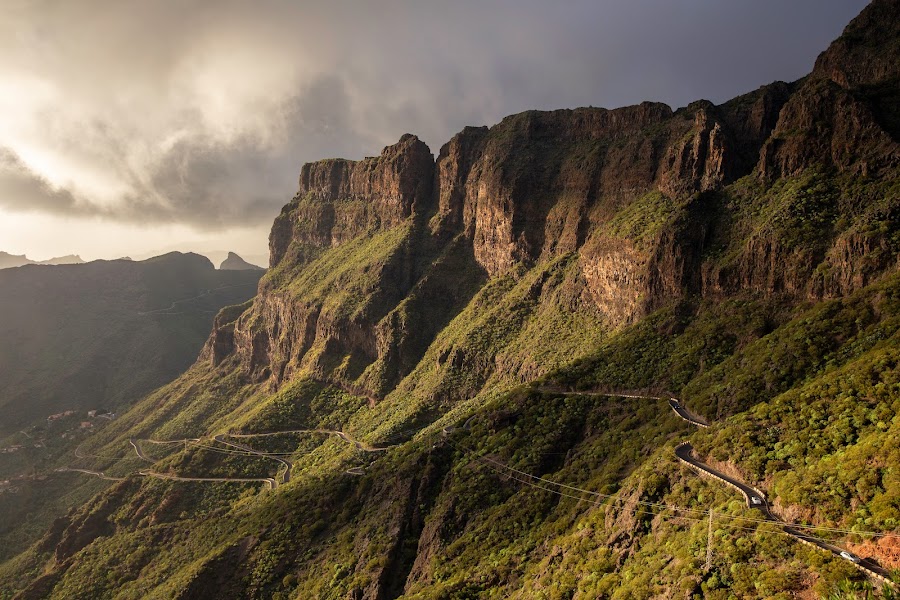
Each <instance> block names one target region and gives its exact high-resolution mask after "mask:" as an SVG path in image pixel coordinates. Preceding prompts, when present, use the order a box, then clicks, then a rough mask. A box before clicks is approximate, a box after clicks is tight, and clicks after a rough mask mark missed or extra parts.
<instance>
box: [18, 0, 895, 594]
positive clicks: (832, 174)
mask: <svg viewBox="0 0 900 600" xmlns="http://www.w3.org/2000/svg"><path fill="white" fill-rule="evenodd" d="M898 27H900V3H898V2H897V1H896V0H873V2H871V3H870V4H869V6H867V7H866V8H865V9H864V10H863V12H862V13H861V14H860V15H859V16H858V17H857V18H856V19H854V20H853V21H852V22H851V23H850V24H849V25H848V26H847V28H846V29H845V31H844V33H843V34H842V35H841V36H840V37H839V38H838V39H837V40H835V41H834V42H833V43H832V44H831V45H830V46H829V47H828V48H827V49H826V50H825V51H824V52H823V53H822V54H821V55H820V56H819V58H818V60H817V61H816V64H815V66H814V68H813V70H812V72H811V73H810V74H809V75H808V76H806V77H804V78H802V79H800V80H798V81H794V82H790V83H787V82H773V83H771V84H768V85H765V86H762V87H761V88H759V89H757V90H754V91H752V92H749V93H747V94H744V95H741V96H739V97H736V98H734V99H732V100H729V101H727V102H723V103H721V104H714V103H712V102H710V101H706V100H698V101H696V102H692V103H690V104H688V105H687V106H684V107H681V108H677V109H672V108H671V107H669V106H667V105H665V104H661V103H654V102H644V103H642V104H639V105H635V106H628V107H624V108H619V109H614V110H607V109H602V108H579V109H574V110H555V111H527V112H523V113H518V114H514V115H511V116H508V117H506V118H504V119H503V120H502V121H500V122H499V123H497V124H495V125H493V126H492V127H466V128H465V129H463V130H462V131H460V132H459V133H458V134H457V135H455V136H454V137H453V138H452V139H450V141H449V142H447V143H446V144H444V145H443V146H442V147H441V148H440V150H439V151H438V152H437V154H436V155H434V154H433V153H432V151H431V149H430V148H429V147H428V146H427V145H426V144H425V143H424V142H423V141H422V140H420V139H419V138H418V137H417V136H415V135H412V134H405V135H403V136H402V137H400V139H399V141H398V142H397V143H395V144H392V145H389V146H387V147H385V148H384V149H383V150H382V151H381V153H380V154H379V155H377V156H372V157H368V158H364V159H362V160H358V161H354V160H346V159H325V160H320V161H316V162H312V163H307V164H305V165H304V166H303V167H302V168H301V169H300V173H299V181H298V190H297V193H296V195H295V196H294V197H293V198H292V199H291V200H290V201H289V202H288V203H287V204H286V205H285V206H284V208H283V209H282V211H281V213H280V214H279V215H278V216H277V217H276V218H275V221H274V223H273V225H272V229H271V234H270V238H269V242H270V256H271V264H270V268H269V269H268V270H267V271H266V272H265V273H264V274H263V273H261V272H254V271H246V272H244V271H241V272H239V273H245V275H244V276H255V277H256V278H258V285H257V286H256V287H255V289H256V294H255V295H253V296H252V297H248V298H242V299H238V300H236V301H235V302H234V303H232V305H230V306H224V305H223V306H220V307H217V309H216V312H215V316H214V317H213V315H212V314H211V313H210V314H209V317H210V321H211V330H210V328H209V327H207V329H206V331H205V333H204V336H206V337H205V340H206V341H205V342H201V344H202V349H200V350H199V353H195V355H194V357H192V358H191V360H193V363H192V364H188V365H185V367H186V370H184V371H183V372H181V373H180V374H178V375H177V376H175V375H173V377H171V378H170V379H169V380H167V382H161V383H160V384H159V385H156V386H154V387H152V388H148V389H146V390H145V391H143V392H142V393H141V394H140V395H139V398H136V399H135V401H133V402H130V403H129V405H128V407H127V408H125V407H124V406H123V409H122V410H119V409H118V408H117V410H116V417H115V418H113V419H105V420H104V422H103V423H102V426H95V427H92V428H90V431H89V432H87V431H85V432H80V433H79V435H78V436H77V437H76V438H75V441H77V444H76V447H74V448H72V449H71V451H66V450H65V449H61V451H60V452H58V453H55V454H53V455H52V456H49V457H48V458H47V459H46V460H45V461H43V462H42V463H41V464H40V465H39V466H40V468H39V469H38V470H36V471H35V472H34V475H35V476H37V475H38V474H40V476H42V477H45V479H43V480H40V481H37V480H35V481H34V482H33V486H31V487H29V490H27V491H23V492H22V493H23V494H32V495H33V496H32V497H35V498H38V497H41V498H44V499H45V500H42V501H43V502H46V504H44V506H47V507H52V508H53V510H50V508H48V509H47V510H46V511H45V518H44V520H43V521H41V522H40V523H37V522H33V523H31V524H30V526H29V527H28V528H21V529H19V530H17V534H16V536H11V535H9V534H5V535H7V536H8V538H7V539H10V540H13V541H15V544H16V546H15V547H16V552H15V553H10V555H9V556H8V557H6V558H7V559H6V561H5V562H3V563H2V564H0V589H2V590H3V592H2V594H0V598H7V597H8V598H20V599H22V600H25V599H38V598H51V599H52V598H65V599H66V600H75V599H81V598H83V599H89V598H90V599H93V598H117V599H119V598H121V599H128V598H134V599H137V598H141V599H144V598H165V599H170V598H179V599H185V600H186V599H188V598H190V599H201V600H202V599H205V598H209V599H214V598H260V599H262V598H266V599H269V598H271V599H279V600H288V599H299V598H321V599H323V600H327V599H333V600H389V599H394V598H417V599H433V600H438V599H440V600H444V599H447V600H449V599H460V600H461V599H474V598H514V599H542V600H564V599H567V600H573V599H594V598H606V599H610V600H625V599H631V598H641V599H648V600H649V599H651V598H682V599H685V600H693V599H695V598H710V599H713V600H726V599H729V598H778V599H788V598H855V597H874V598H893V597H895V595H896V590H895V588H894V585H895V584H894V583H893V581H894V580H896V579H897V577H896V570H897V569H900V544H898V542H897V540H898V539H900V538H898V536H900V471H898V468H897V465H898V464H900V418H898V417H897V414H898V411H900V273H898V264H900V233H898V232H900V177H898V175H900V142H898V139H897V131H896V129H895V124H896V122H897V118H898V116H900V112H898V111H900V108H898V105H897V103H896V102H893V101H892V99H895V98H896V94H897V86H898V85H900V60H898V49H900V42H898V40H900V30H898ZM25 268H30V267H25ZM46 268H49V267H46ZM236 273H237V272H236ZM228 285H238V283H237V282H234V283H228V284H227V285H226V286H225V287H219V286H218V285H217V286H204V287H202V288H201V289H198V290H195V292H190V293H188V292H185V293H179V294H177V295H173V296H171V297H169V298H165V299H163V298H153V300H154V301H153V302H149V301H145V302H144V303H143V305H142V306H143V307H142V308H141V309H140V312H141V313H143V314H141V315H139V316H140V317H141V318H142V319H150V320H152V321H153V322H154V323H159V324H162V323H168V322H169V321H170V320H175V319H179V318H181V317H182V316H183V315H181V312H182V311H183V310H185V308H186V307H192V309H196V308H197V307H202V306H204V304H203V302H205V301H206V300H208V299H209V294H210V293H211V292H212V291H214V290H221V291H223V292H224V291H227V290H232V291H233V290H236V289H238V288H230V287H228ZM204 310H212V309H204ZM207 325H209V323H207ZM111 387H112V386H111ZM91 402H92V403H94V404H96V403H97V402H98V398H97V397H93V398H92V399H91ZM94 404H91V406H94ZM82 408H86V405H85V406H84V407H82ZM76 416H77V415H74V414H73V415H70V417H76ZM79 418H80V417H79ZM98 423H99V421H98ZM698 475H699V476H698ZM4 500H5V496H4V495H0V501H4ZM53 511H55V513H53V516H54V518H53V519H50V518H47V517H49V515H50V514H51V513H52V512H53ZM867 594H868V596H866V595H867Z"/></svg>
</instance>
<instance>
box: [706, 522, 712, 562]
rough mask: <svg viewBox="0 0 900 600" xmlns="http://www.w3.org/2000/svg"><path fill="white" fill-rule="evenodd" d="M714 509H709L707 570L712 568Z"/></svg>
mask: <svg viewBox="0 0 900 600" xmlns="http://www.w3.org/2000/svg"><path fill="white" fill-rule="evenodd" d="M712 522H713V510H712V509H709V532H708V533H707V534H706V571H707V572H709V570H710V569H711V568H712V542H713V528H712Z"/></svg>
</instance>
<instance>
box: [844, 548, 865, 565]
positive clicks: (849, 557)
mask: <svg viewBox="0 0 900 600" xmlns="http://www.w3.org/2000/svg"><path fill="white" fill-rule="evenodd" d="M841 558H846V559H847V560H849V561H850V562H852V563H858V562H859V561H861V560H862V559H861V558H860V557H858V556H857V555H855V554H853V553H852V552H847V551H846V550H841Z"/></svg>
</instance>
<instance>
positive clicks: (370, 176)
mask: <svg viewBox="0 0 900 600" xmlns="http://www.w3.org/2000/svg"><path fill="white" fill-rule="evenodd" d="M433 172H434V160H433V157H432V155H431V151H430V150H429V149H428V146H426V145H425V144H424V143H423V142H422V141H420V140H419V139H418V138H417V137H415V136H414V135H409V134H407V135H404V136H403V137H402V138H401V139H400V141H399V142H398V143H397V144H395V145H393V146H388V147H387V148H385V149H384V151H383V152H382V153H381V156H378V157H374V158H367V159H365V160H361V161H351V160H344V159H332V160H323V161H319V162H315V163H309V164H306V165H304V166H303V168H302V169H301V171H300V189H299V191H298V192H297V195H296V196H295V197H294V201H293V202H291V203H290V204H288V205H287V206H285V208H284V210H283V211H282V214H281V215H279V216H278V218H277V219H276V220H275V224H274V225H273V227H272V233H271V235H270V237H269V249H270V253H271V264H272V266H275V265H277V264H278V263H279V262H281V261H282V259H283V258H284V257H285V254H286V253H287V252H288V249H289V247H290V246H291V243H292V242H293V243H294V245H295V250H299V248H298V247H302V246H310V247H313V248H329V247H334V246H338V245H340V244H342V243H344V242H346V241H347V240H350V239H353V238H355V237H357V236H358V235H360V234H362V233H364V232H366V231H373V230H378V229H389V228H391V227H394V226H396V225H397V224H399V223H401V222H402V221H403V220H404V219H407V218H409V217H410V216H412V215H413V214H414V213H418V212H422V211H425V210H427V208H428V205H429V203H430V200H431V181H432V173H433ZM292 258H293V259H296V258H297V256H296V255H295V256H293V257H292Z"/></svg>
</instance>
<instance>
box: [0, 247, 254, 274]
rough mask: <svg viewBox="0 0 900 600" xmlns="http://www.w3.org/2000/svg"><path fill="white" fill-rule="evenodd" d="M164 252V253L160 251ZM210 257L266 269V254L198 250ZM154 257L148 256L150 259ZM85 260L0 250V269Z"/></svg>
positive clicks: (230, 266) (226, 265)
mask: <svg viewBox="0 0 900 600" xmlns="http://www.w3.org/2000/svg"><path fill="white" fill-rule="evenodd" d="M160 254H163V253H160ZM197 254H201V255H203V256H206V257H207V258H209V260H210V261H212V262H213V263H214V264H219V263H221V265H220V266H219V268H220V269H222V270H225V271H244V270H248V271H250V270H260V271H264V270H265V267H261V266H259V265H257V264H255V263H257V262H259V263H265V262H266V260H265V258H266V257H265V256H263V255H254V256H252V257H251V258H250V261H251V262H248V261H246V260H244V259H243V258H241V257H240V256H239V255H237V254H236V253H234V252H224V251H222V252H219V251H215V252H198V253H197ZM151 258H152V257H147V260H150V259H151ZM119 260H132V259H131V257H129V256H123V257H122V258H121V259H119ZM84 263H85V261H84V260H83V259H82V258H81V257H80V256H78V255H77V254H68V255H66V256H57V257H54V258H50V259H47V260H31V259H30V258H28V256H26V255H24V254H10V253H9V252H3V251H0V269H11V268H14V267H24V266H25V265H82V264H84Z"/></svg>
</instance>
